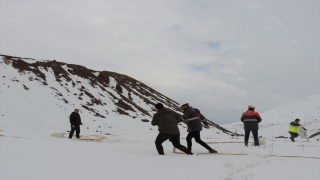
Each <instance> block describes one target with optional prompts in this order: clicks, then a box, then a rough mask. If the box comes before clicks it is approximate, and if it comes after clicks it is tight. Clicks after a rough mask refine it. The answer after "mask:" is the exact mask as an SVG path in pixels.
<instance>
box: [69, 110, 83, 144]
mask: <svg viewBox="0 0 320 180" xmlns="http://www.w3.org/2000/svg"><path fill="white" fill-rule="evenodd" d="M70 124H71V131H70V134H69V138H70V139H71V138H72V136H73V133H74V131H76V137H77V138H80V125H82V122H81V118H80V115H79V109H75V110H74V111H73V112H72V113H71V114H70Z"/></svg>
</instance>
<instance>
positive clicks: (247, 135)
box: [244, 130, 259, 143]
mask: <svg viewBox="0 0 320 180" xmlns="http://www.w3.org/2000/svg"><path fill="white" fill-rule="evenodd" d="M250 131H251V132H252V135H253V139H254V141H255V142H257V141H259V138H258V130H244V142H246V143H247V142H248V141H249V135H250Z"/></svg>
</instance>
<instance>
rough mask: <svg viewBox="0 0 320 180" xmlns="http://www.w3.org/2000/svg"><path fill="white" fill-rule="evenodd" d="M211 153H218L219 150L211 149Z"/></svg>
mask: <svg viewBox="0 0 320 180" xmlns="http://www.w3.org/2000/svg"><path fill="white" fill-rule="evenodd" d="M209 153H218V151H216V150H214V149H210V150H209Z"/></svg>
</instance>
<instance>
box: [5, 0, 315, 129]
mask: <svg viewBox="0 0 320 180" xmlns="http://www.w3.org/2000/svg"><path fill="white" fill-rule="evenodd" d="M319 17H320V1H319V0H316V1H311V0H310V1H302V0H301V1H83V0H79V1H54V0H49V1H35V0H31V1H8V0H0V53H1V54H8V55H13V56H21V57H30V58H39V59H48V60H50V59H51V60H53V59H56V60H57V61H62V62H66V63H72V64H79V65H83V66H86V67H87V68H89V69H93V70H99V71H102V70H107V71H114V72H117V73H121V74H126V75H128V76H131V77H133V78H135V79H137V80H139V81H142V82H143V83H145V84H147V85H148V86H150V87H152V88H154V89H156V90H157V91H159V92H160V93H162V94H164V95H166V96H168V97H170V98H172V99H173V100H175V101H178V102H180V101H186V102H189V103H190V104H191V105H192V106H195V107H198V108H199V109H200V110H201V111H202V112H203V114H204V115H205V116H206V117H207V118H208V119H211V120H213V121H215V122H218V123H219V124H227V123H231V122H235V121H238V120H239V116H240V115H241V113H242V112H243V111H245V110H246V107H247V105H248V104H254V105H255V106H256V107H257V111H258V112H264V111H266V110H268V109H271V108H273V107H275V106H277V105H279V104H284V103H285V102H288V101H292V100H296V99H299V98H301V97H305V96H309V95H314V94H319V92H320V83H319V82H320V70H319V67H320V55H319V49H320V36H319V32H320V25H319V22H320V20H319Z"/></svg>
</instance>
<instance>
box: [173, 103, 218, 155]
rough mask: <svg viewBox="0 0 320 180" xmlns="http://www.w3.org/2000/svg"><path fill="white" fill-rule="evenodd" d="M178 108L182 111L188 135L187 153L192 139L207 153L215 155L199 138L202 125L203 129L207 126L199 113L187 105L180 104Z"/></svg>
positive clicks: (214, 151)
mask: <svg viewBox="0 0 320 180" xmlns="http://www.w3.org/2000/svg"><path fill="white" fill-rule="evenodd" d="M179 106H180V108H181V109H182V110H183V116H182V118H183V120H184V123H186V124H187V126H188V130H187V131H188V132H189V133H188V135H187V138H186V140H187V145H188V149H189V151H191V148H192V139H193V138H194V139H195V141H196V142H197V143H199V144H200V145H201V146H203V147H204V148H206V149H207V150H208V151H209V153H217V151H216V150H214V149H212V148H211V147H210V146H209V145H208V144H207V143H205V142H203V141H202V140H201V137H200V131H201V130H202V124H201V123H203V124H204V125H205V128H206V129H208V128H209V125H208V123H207V122H206V121H205V119H206V118H205V117H204V116H203V115H202V114H201V113H200V111H199V110H198V109H194V108H192V107H191V106H189V104H188V103H184V102H183V103H180V104H179Z"/></svg>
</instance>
